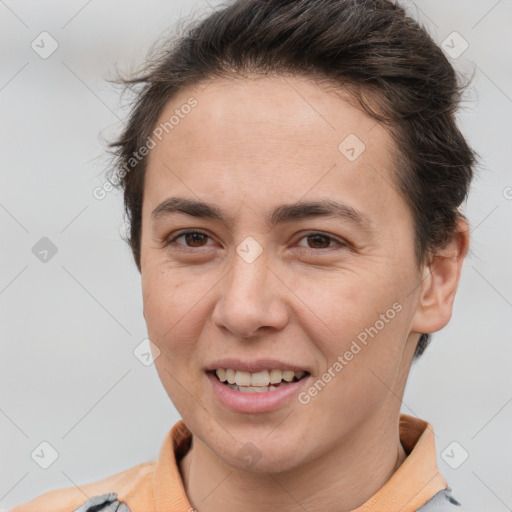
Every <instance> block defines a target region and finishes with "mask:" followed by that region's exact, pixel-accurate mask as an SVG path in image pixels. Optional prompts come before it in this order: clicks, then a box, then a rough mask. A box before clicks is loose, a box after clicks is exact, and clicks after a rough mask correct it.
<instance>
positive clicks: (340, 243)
mask: <svg viewBox="0 0 512 512" xmlns="http://www.w3.org/2000/svg"><path fill="white" fill-rule="evenodd" d="M195 233H197V234H199V235H204V236H206V237H208V238H210V239H211V237H210V236H209V235H208V234H206V233H203V232H202V231H197V230H195V229H192V230H188V231H182V232H179V233H177V234H176V235H175V236H173V237H172V238H169V239H167V240H166V241H165V244H164V246H165V247H167V246H169V245H171V244H173V243H175V242H176V240H177V239H178V238H180V237H182V236H184V235H190V234H195ZM314 235H320V236H322V237H324V238H326V239H328V240H330V241H332V242H335V243H336V244H338V246H339V248H346V247H348V245H349V244H348V243H347V242H345V241H343V240H340V239H339V238H336V237H334V236H332V235H328V234H326V233H323V232H321V231H311V232H309V233H306V234H305V235H303V236H302V237H301V238H300V239H299V241H300V240H302V239H304V238H308V237H310V236H314ZM178 245H182V244H178ZM183 247H184V248H185V250H192V251H193V250H194V249H199V247H189V246H188V245H184V246H183ZM300 248H301V249H305V250H311V251H313V252H318V251H322V252H323V251H326V250H327V249H332V247H325V248H321V249H312V248H308V247H300Z"/></svg>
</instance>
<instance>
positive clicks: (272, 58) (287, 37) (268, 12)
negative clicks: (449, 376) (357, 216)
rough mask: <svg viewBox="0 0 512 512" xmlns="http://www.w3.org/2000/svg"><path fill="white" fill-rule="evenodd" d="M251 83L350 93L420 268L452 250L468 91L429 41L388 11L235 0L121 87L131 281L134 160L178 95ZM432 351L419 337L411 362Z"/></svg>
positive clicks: (382, 3)
mask: <svg viewBox="0 0 512 512" xmlns="http://www.w3.org/2000/svg"><path fill="white" fill-rule="evenodd" d="M247 72H257V73H263V74H270V75H272V74H274V75H279V74H281V73H293V74H296V75H301V76H307V77H312V78H315V79H321V80H326V81H328V82H329V83H331V84H334V85H335V87H339V89H340V90H341V89H345V90H348V91H349V92H351V93H352V95H353V97H354V98H355V99H356V100H357V101H358V102H359V104H360V105H361V106H362V108H364V109H365V111H366V112H367V113H368V114H369V115H371V116H372V117H374V118H375V119H377V120H379V121H380V122H383V123H385V124H386V125H387V126H388V127H389V129H390V133H391V135H392V136H393V139H394V141H395V143H396V148H397V149H396V162H395V163H396V165H395V181H396V186H397V188H398V190H400V192H401V193H402V195H403V197H404V198H405V200H406V201H407V204H408V205H409V207H410V209H411V212H412V215H413V219H414V227H415V254H416V257H417V262H418V265H422V264H425V263H426V262H427V261H428V260H429V258H430V257H431V256H432V255H433V254H434V253H435V251H436V249H439V248H441V247H443V246H444V245H445V244H446V243H447V242H448V241H449V240H450V239H451V237H452V235H453V232H454V228H455V224H456V220H457V217H458V216H461V217H464V215H463V214H462V213H461V212H460V211H459V210H458V207H459V206H460V205H461V203H462V202H463V200H465V199H466V197H467V194H468V192H469V186H470V182H471V179H472V176H473V168H474V166H475V164H476V153H475V152H474V151H473V150H472V149H471V148H470V147H469V146H468V144H467V142H466V141H465V139H464V137H463V135H462V134H461V132H460V131H459V129H458V128H457V126H456V122H455V112H456V110H457V109H458V106H459V103H460V99H461V94H462V92H463V90H464V88H465V87H466V85H460V84H459V83H458V78H457V75H456V73H455V70H454V69H453V67H452V65H451V64H450V62H449V61H448V60H447V58H446V57H445V55H444V54H443V52H442V50H441V49H440V48H439V46H438V45H437V44H436V43H435V42H434V41H433V39H432V38H431V37H430V35H429V34H428V33H427V31H426V30H425V29H424V28H423V27H421V26H420V25H419V24H418V23H417V22H416V21H415V20H413V19H412V18H411V17H409V16H408V15H407V14H406V12H405V10H404V9H403V8H402V7H401V6H400V5H398V4H397V3H394V2H392V1H388V0H235V1H231V2H230V3H229V4H228V5H226V6H223V7H222V8H218V9H216V10H214V12H212V13H211V14H209V15H208V16H207V17H206V18H204V19H201V20H197V21H195V22H194V23H193V24H192V25H190V26H189V27H188V28H187V29H186V31H185V33H184V34H183V35H181V36H180V37H177V38H172V39H171V40H169V41H168V42H166V43H165V44H164V45H163V47H162V48H161V49H160V51H159V52H158V53H157V55H156V56H154V57H153V58H152V59H150V60H149V62H148V63H147V64H146V65H145V66H144V68H143V69H142V71H141V72H140V73H138V74H136V76H134V77H131V78H120V79H119V80H118V82H120V83H122V84H124V85H125V86H127V87H128V88H131V89H133V90H135V99H134V101H133V104H132V109H131V114H130V116H129V119H128V124H127V126H126V127H125V129H124V131H123V133H122V134H121V136H120V137H119V138H118V139H117V140H115V141H114V142H112V143H111V144H110V147H111V150H112V152H113V155H114V166H113V180H112V184H113V185H114V186H116V187H118V188H121V189H122V190H123V192H124V204H125V215H126V217H127V220H128V223H129V234H128V237H127V238H126V239H125V240H126V241H127V242H128V244H129V246H130V247H131V250H132V253H133V256H134V259H135V263H136V265H137V268H138V269H139V271H140V270H141V267H140V251H141V247H140V245H141V240H140V238H141V222H142V198H143V191H144V176H145V169H146V161H147V158H146V157H144V158H137V159H134V158H133V156H134V154H138V153H137V151H138V150H139V149H140V148H141V147H143V146H144V145H145V144H146V141H147V139H148V137H150V136H151V134H152V131H153V130H154V128H155V125H156V123H157V120H158V118H159V116H160V114H161V112H162V110H163V109H164V107H165V105H166V104H167V102H168V101H169V100H170V99H171V98H172V97H173V96H174V95H175V94H176V93H177V92H178V91H180V90H182V89H184V88H185V87H187V86H193V85H197V84H199V83H200V82H202V81H205V80H208V79H215V78H216V77H230V76H232V77H235V76H244V74H245V73H247ZM429 342H430V334H427V333H425V334H422V335H421V337H420V339H419V342H418V345H417V348H416V352H415V358H417V357H419V356H420V355H421V354H422V353H423V351H424V350H425V348H426V347H427V345H428V344H429Z"/></svg>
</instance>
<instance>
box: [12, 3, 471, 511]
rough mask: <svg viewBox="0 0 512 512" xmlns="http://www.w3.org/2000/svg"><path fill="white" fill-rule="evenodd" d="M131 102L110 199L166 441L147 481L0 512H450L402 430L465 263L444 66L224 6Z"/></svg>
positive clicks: (388, 41)
mask: <svg viewBox="0 0 512 512" xmlns="http://www.w3.org/2000/svg"><path fill="white" fill-rule="evenodd" d="M127 83H128V84H131V85H133V86H134V87H135V88H137V86H141V87H140V88H138V89H137V97H136V101H135V102H134V105H133V109H132V112H131V116H130V118H129V122H128V124H127V126H126V128H125V130H124V132H123V134H122V136H121V137H120V139H119V140H117V141H115V142H114V143H113V148H114V150H115V152H116V153H115V154H116V157H117V159H116V167H115V176H114V178H115V179H114V181H115V184H116V185H117V186H119V187H121V188H122V189H123V191H124V199H125V208H126V213H127V216H128V220H129V223H130V231H129V237H128V240H127V241H128V243H129V244H130V247H131V249H132V251H133V255H134V259H135V263H136V265H137V268H138V269H139V271H140V272H141V276H142V291H143V299H144V317H145V320H146V323H147V327H148V334H149V338H150V340H151V347H152V350H153V357H154V360H155V365H156V368H157V371H158V373H159V376H160V378H161V381H162V383H163V385H164V387H165V389H166V391H167V393H168V394H169V397H170V399H171V400H172V402H173V404H174V405H175V407H176V409H177V410H178V412H179V413H180V415H181V417H182V420H180V421H179V422H178V423H177V424H176V425H174V426H173V428H172V429H171V430H170V432H169V434H168V435H167V436H166V438H165V439H164V441H163V444H162V448H161V452H160V456H159V458H158V460H157V461H150V462H146V463H142V464H140V465H137V466H135V467H133V468H130V469H127V470H125V471H122V472H121V473H118V474H116V475H113V476H111V477H109V478H107V479H104V480H101V481H98V482H94V483H90V484H88V485H81V486H80V490H79V489H77V488H67V489H58V490H54V491H51V492H48V493H46V494H44V495H42V496H40V497H38V498H36V499H34V500H32V501H31V502H29V503H27V504H25V505H20V506H19V507H17V508H15V509H14V510H15V511H17V512H22V511H32V510H34V511H35V510H38V511H40V510H52V511H62V512H64V511H66V512H67V511H69V512H71V511H80V512H83V511H87V510H88V511H93V510H94V511H107V510H119V511H131V512H135V511H149V510H159V511H175V512H178V511H179V512H185V511H187V510H192V509H194V510H198V511H199V512H217V511H223V512H227V511H231V510H233V511H234V510H240V509H243V510H245V511H247V510H248V511H252V510H255V511H265V510H271V509H272V510H274V509H276V508H277V507H278V508H279V510H281V511H299V510H308V511H317V510H318V511H319V510H336V511H338V512H344V511H357V512H363V511H365V512H366V511H401V512H409V511H416V510H421V511H423V512H429V511H436V510H452V509H453V510H462V509H461V506H460V504H459V502H458V501H457V500H456V499H455V498H454V497H453V496H452V491H451V488H450V487H449V486H448V483H447V482H446V480H445V479H444V477H443V476H442V475H441V473H440V472H439V469H438V467H437V463H436V451H435V442H434V433H433V430H432V427H431V425H430V424H429V423H428V422H426V421H424V420H421V419H419V418H415V417H412V416H409V415H406V414H401V413H400V405H401V399H402V397H403V393H404V388H405V385H406V381H407V376H408V374H409V370H410V367H411V364H412V362H413V360H414V358H415V357H416V358H417V357H419V356H421V354H422V353H423V351H424V350H425V348H426V346H427V345H428V342H429V333H432V332H435V331H438V330H439V329H441V328H442V327H444V326H445V325H446V324H447V323H448V321H449V320H450V317H451V313H452V306H453V301H454V296H455V293H456V290H457V286H458V281H459V276H460V272H461V267H462V263H463V260H464V258H465V256H466V254H467V251H468V246H469V230H468V223H467V221H466V219H465V217H464V215H463V214H462V213H461V212H460V210H459V206H460V205H461V203H462V201H463V200H464V199H465V198H466V196H467V193H468V189H469V185H470V182H471V178H472V174H473V167H474V165H475V154H474V152H473V151H472V149H471V148H470V147H469V146H468V144H467V143H466V141H465V139H464V138H463V136H462V135H461V133H460V131H459V130H458V128H457V126H456V124H455V121H454V114H455V112H456V109H457V105H458V100H459V95H460V92H461V87H460V86H459V85H458V83H457V80H456V75H455V72H454V70H453V68H452V66H451V65H450V63H449V62H448V61H447V59H446V58H445V56H444V55H443V53H442V51H441V50H440V49H439V47H438V46H436V44H435V43H434V42H433V40H432V39H431V38H430V37H429V35H428V34H427V33H426V32H425V30H424V29H422V28H421V27H420V26H419V25H418V24H417V23H416V22H415V21H413V20H412V19H411V18H409V17H407V16H406V14H405V12H404V10H403V9H402V8H401V7H400V6H398V5H396V4H395V3H392V2H390V1H386V0H378V1H375V0H372V1H369V0H368V1H364V0H297V1H284V0H238V1H234V2H232V3H230V4H229V5H228V6H227V7H224V8H222V9H219V10H217V11H215V12H213V13H212V14H210V15H209V16H208V17H207V18H206V19H204V20H202V21H199V22H198V23H197V24H196V25H194V26H193V27H192V28H190V29H189V30H188V32H187V33H186V34H185V35H183V36H182V37H181V38H180V39H179V40H177V41H174V42H172V43H170V44H169V46H168V47H167V48H165V49H164V51H163V52H162V53H161V54H160V55H159V56H158V58H157V59H156V60H155V61H154V62H152V63H150V64H148V67H147V69H146V70H145V72H144V73H143V75H142V76H139V77H135V78H133V79H131V80H128V81H127ZM84 495H85V496H84Z"/></svg>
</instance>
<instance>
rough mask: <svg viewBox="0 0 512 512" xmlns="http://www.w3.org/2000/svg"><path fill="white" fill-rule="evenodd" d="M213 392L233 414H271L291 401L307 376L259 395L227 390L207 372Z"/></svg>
mask: <svg viewBox="0 0 512 512" xmlns="http://www.w3.org/2000/svg"><path fill="white" fill-rule="evenodd" d="M206 375H207V377H208V379H209V381H210V383H211V385H212V388H213V392H214V393H215V396H216V397H217V398H218V400H219V401H220V402H221V404H222V405H224V406H225V407H227V408H228V409H231V410H232V411H235V412H242V413H262V412H271V411H274V410H276V409H278V408H279V407H282V406H283V405H285V404H286V403H287V402H289V401H290V400H292V399H293V398H294V397H295V396H296V395H297V394H298V393H299V391H300V389H301V388H302V387H303V386H304V384H305V382H306V381H307V380H308V379H309V376H307V377H304V378H302V379H301V380H299V381H297V382H292V383H290V384H286V385H284V386H283V385H281V386H279V388H277V389H275V390H273V391H263V392H261V393H243V392H242V391H235V390H234V389H231V388H228V387H227V386H226V385H225V384H223V383H222V382H220V380H219V379H217V377H216V376H215V375H213V373H211V372H207V374H206Z"/></svg>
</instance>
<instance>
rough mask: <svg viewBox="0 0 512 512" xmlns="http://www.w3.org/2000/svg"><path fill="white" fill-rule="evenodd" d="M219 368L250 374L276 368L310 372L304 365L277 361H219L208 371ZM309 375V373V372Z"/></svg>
mask: <svg viewBox="0 0 512 512" xmlns="http://www.w3.org/2000/svg"><path fill="white" fill-rule="evenodd" d="M218 368H231V369H233V370H242V371H246V372H249V373H257V372H261V371H263V370H271V369H273V368H276V369H278V370H292V371H294V372H300V371H304V372H308V370H307V369H306V368H305V366H304V365H300V364H292V363H285V362H284V361H278V360H277V359H258V360H253V361H249V360H247V359H234V358H227V359H218V360H216V361H213V362H212V363H210V364H208V365H207V366H206V371H213V370H217V369H218ZM308 373H309V372H308Z"/></svg>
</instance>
